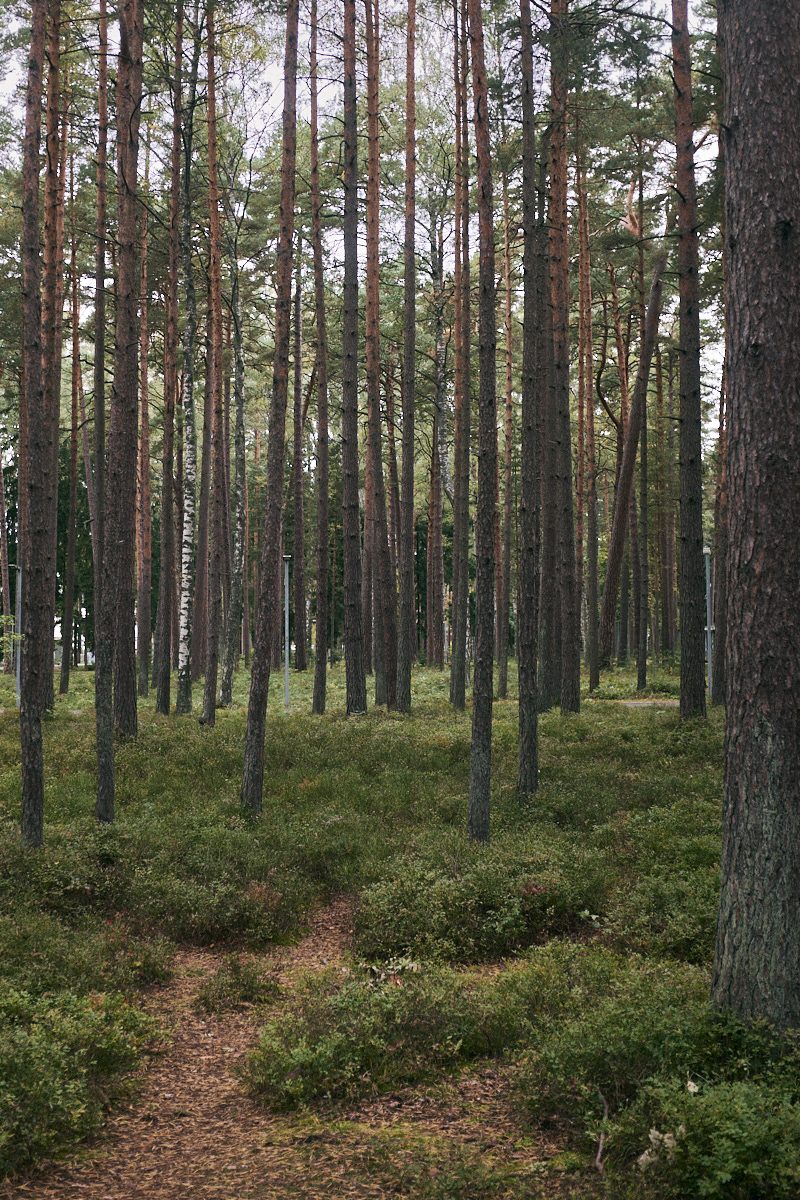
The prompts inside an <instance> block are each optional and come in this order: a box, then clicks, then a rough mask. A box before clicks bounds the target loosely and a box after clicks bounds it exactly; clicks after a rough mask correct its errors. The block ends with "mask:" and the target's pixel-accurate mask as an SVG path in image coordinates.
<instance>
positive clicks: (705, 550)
mask: <svg viewBox="0 0 800 1200" xmlns="http://www.w3.org/2000/svg"><path fill="white" fill-rule="evenodd" d="M703 558H704V559H705V564H706V664H707V668H706V669H707V674H708V694H709V696H710V695H711V685H712V682H713V677H712V672H713V669H714V668H713V654H712V648H711V550H710V549H709V547H708V546H704V547H703Z"/></svg>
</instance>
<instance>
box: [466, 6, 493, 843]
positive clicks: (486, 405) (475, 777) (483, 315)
mask: <svg viewBox="0 0 800 1200" xmlns="http://www.w3.org/2000/svg"><path fill="white" fill-rule="evenodd" d="M469 38H470V49H471V54H472V94H473V106H474V124H475V147H476V156H477V165H478V178H477V184H478V229H479V241H480V268H479V307H478V339H479V341H478V356H479V368H480V388H479V392H478V438H479V454H478V499H477V513H476V518H475V557H476V560H477V570H476V579H475V609H476V612H475V679H474V684H473V710H472V746H471V753H470V775H469V816H468V827H469V834H470V837H472V838H474V839H476V840H477V841H487V840H488V837H489V802H490V795H491V763H492V695H493V651H494V571H495V561H494V525H495V489H496V485H497V398H496V388H497V380H496V377H495V372H496V358H497V334H496V328H495V303H496V298H495V286H496V285H495V277H494V211H493V204H492V162H491V145H490V138H489V113H488V102H489V91H488V85H487V77H486V62H485V56H484V39H483V14H482V12H481V4H480V0H469Z"/></svg>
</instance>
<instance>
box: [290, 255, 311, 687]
mask: <svg viewBox="0 0 800 1200" xmlns="http://www.w3.org/2000/svg"><path fill="white" fill-rule="evenodd" d="M301 263H302V242H301V240H300V237H299V236H298V239H297V265H296V267H295V289H294V351H293V353H294V397H293V399H294V406H293V407H294V411H293V418H294V420H293V438H292V458H293V462H292V490H293V501H294V522H293V525H294V545H293V547H292V548H293V550H294V555H293V558H294V561H293V562H292V584H293V588H294V665H295V670H297V671H305V670H306V668H307V667H308V657H307V643H308V635H307V632H306V540H305V511H304V509H305V505H304V503H303V499H304V497H303V491H304V488H305V465H304V461H303V460H304V457H305V456H304V453H303V364H302V357H301V356H302V347H303V292H302V282H301Z"/></svg>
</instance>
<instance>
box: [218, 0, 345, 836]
mask: <svg viewBox="0 0 800 1200" xmlns="http://www.w3.org/2000/svg"><path fill="white" fill-rule="evenodd" d="M299 9H300V4H299V0H289V3H288V6H287V11H286V52H285V55H284V69H283V79H284V93H283V135H282V149H281V202H280V231H279V235H278V250H277V267H276V272H275V357H274V360H273V368H272V399H271V402H270V409H269V445H268V448H267V493H266V512H265V515H264V540H263V544H262V552H261V580H260V591H259V596H258V611H257V616H256V635H255V644H254V646H253V670H252V675H251V682H250V702H249V704H248V707H247V733H246V737H245V746H244V770H243V774H242V792H241V803H242V808H243V809H244V811H245V812H246V813H248V814H250V815H252V816H255V815H257V814H258V813H259V812H260V811H261V801H262V794H263V790H264V730H265V725H266V716H267V697H268V695H269V677H270V666H271V663H270V655H271V650H272V641H273V635H274V630H275V625H276V624H277V619H278V613H279V611H280V609H278V610H276V609H275V605H274V599H273V598H274V581H275V568H276V564H277V562H278V557H279V554H280V547H281V510H282V506H283V466H284V454H285V441H286V404H287V399H288V391H289V317H290V314H291V307H292V244H293V240H294V197H295V161H296V156H297V35H298V24H299ZM353 15H355V14H353ZM354 82H355V80H354ZM357 504H358V494H357V493H356V505H357ZM357 516H358V508H357V507H356V517H357Z"/></svg>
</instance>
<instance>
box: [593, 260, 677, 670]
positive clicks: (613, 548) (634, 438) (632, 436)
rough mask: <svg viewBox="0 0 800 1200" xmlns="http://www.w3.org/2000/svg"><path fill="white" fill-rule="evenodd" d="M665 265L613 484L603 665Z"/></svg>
mask: <svg viewBox="0 0 800 1200" xmlns="http://www.w3.org/2000/svg"><path fill="white" fill-rule="evenodd" d="M666 265H667V257H666V254H662V255H661V256H660V257H659V258H658V260H657V261H656V263H655V265H654V267H653V277H652V282H651V284H650V297H649V299H648V302H647V315H646V318H645V327H644V339H643V341H642V347H641V352H640V355H639V366H638V369H637V373H636V385H635V387H634V391H633V401H632V403H631V410H630V413H629V414H628V422H627V426H626V429H625V443H624V446H623V450H622V463H621V466H620V471H619V480H618V483H617V498H616V503H615V505H614V521H613V524H612V527H611V541H610V543H609V547H608V562H607V565H606V581H605V587H604V588H603V608H602V612H601V614H600V661H601V663H607V662H608V661H609V659H610V658H611V651H612V647H613V643H614V617H615V615H616V611H617V596H618V593H619V582H620V575H621V573H622V558H623V553H624V549H625V535H626V532H627V525H628V519H629V516H630V509H631V498H632V496H633V473H634V468H635V466H636V450H637V447H638V445H639V438H640V436H641V432H642V422H643V420H644V411H645V406H646V404H647V387H648V382H649V379H650V364H651V362H652V359H653V350H654V348H655V344H656V338H657V336H658V322H659V317H660V315H661V292H662V278H663V275H664V268H665V267H666Z"/></svg>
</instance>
